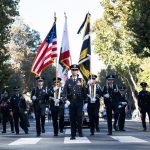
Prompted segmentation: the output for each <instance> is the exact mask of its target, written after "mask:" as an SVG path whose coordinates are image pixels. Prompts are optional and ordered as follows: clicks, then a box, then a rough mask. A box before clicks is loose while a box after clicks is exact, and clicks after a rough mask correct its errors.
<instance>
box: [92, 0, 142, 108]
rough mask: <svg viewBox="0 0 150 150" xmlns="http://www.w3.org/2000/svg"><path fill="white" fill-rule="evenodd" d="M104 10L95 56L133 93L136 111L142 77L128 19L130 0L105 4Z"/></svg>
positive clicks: (109, 0) (98, 24)
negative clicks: (138, 86)
mask: <svg viewBox="0 0 150 150" xmlns="http://www.w3.org/2000/svg"><path fill="white" fill-rule="evenodd" d="M101 5H102V6H103V7H104V16H103V18H101V19H99V20H97V21H96V22H95V24H94V27H93V30H94V32H95V33H96V38H95V40H94V42H93V43H94V46H95V52H96V53H97V54H98V55H99V57H100V58H101V59H102V60H103V61H104V62H105V64H106V65H107V66H111V68H112V69H114V70H116V72H117V74H118V75H119V76H121V78H122V80H123V82H125V83H126V84H127V85H128V86H129V87H130V91H131V93H132V98H133V100H134V103H135V107H136V110H137V109H138V106H137V99H136V95H135V90H137V81H138V73H139V71H140V63H141V60H140V59H139V58H138V57H137V55H136V54H135V53H134V51H133V49H134V48H133V45H132V44H131V41H134V38H135V37H134V33H133V32H132V31H131V30H129V28H128V16H130V15H131V11H130V5H131V1H130V0H128V1H127V0H121V1H120V0H102V2H101Z"/></svg>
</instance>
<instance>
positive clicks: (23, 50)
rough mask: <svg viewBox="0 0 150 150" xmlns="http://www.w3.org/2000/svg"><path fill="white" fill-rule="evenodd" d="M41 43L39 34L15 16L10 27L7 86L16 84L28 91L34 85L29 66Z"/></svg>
mask: <svg viewBox="0 0 150 150" xmlns="http://www.w3.org/2000/svg"><path fill="white" fill-rule="evenodd" d="M40 43H41V39H40V35H39V33H38V32H37V31H35V30H33V29H31V28H30V27H29V26H28V25H27V24H25V23H24V22H23V21H22V20H21V19H19V18H16V21H15V23H14V24H13V26H12V29H11V41H10V44H9V45H8V50H9V53H10V56H11V57H10V60H9V63H10V65H11V67H12V73H11V76H10V78H9V79H8V81H7V86H9V87H12V86H14V85H18V86H20V87H21V88H22V90H23V92H27V91H29V89H31V87H33V86H34V84H35V83H34V82H35V79H34V76H33V75H32V73H31V66H32V63H33V60H34V58H35V55H36V54H35V51H37V49H38V47H39V45H40Z"/></svg>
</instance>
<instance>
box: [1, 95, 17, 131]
mask: <svg viewBox="0 0 150 150" xmlns="http://www.w3.org/2000/svg"><path fill="white" fill-rule="evenodd" d="M0 110H1V113H2V124H3V131H2V133H6V123H7V121H9V122H10V126H11V132H12V133H14V123H13V117H12V116H11V115H10V111H11V106H10V97H9V96H7V97H5V96H3V97H2V99H1V101H0Z"/></svg>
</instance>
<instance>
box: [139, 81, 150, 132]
mask: <svg viewBox="0 0 150 150" xmlns="http://www.w3.org/2000/svg"><path fill="white" fill-rule="evenodd" d="M140 85H141V87H142V90H141V91H140V92H139V95H138V106H139V110H140V113H141V119H142V125H143V131H146V130H147V128H146V121H145V118H146V113H147V114H148V117H149V123H150V92H149V91H147V90H146V88H147V83H146V82H142V83H141V84H140Z"/></svg>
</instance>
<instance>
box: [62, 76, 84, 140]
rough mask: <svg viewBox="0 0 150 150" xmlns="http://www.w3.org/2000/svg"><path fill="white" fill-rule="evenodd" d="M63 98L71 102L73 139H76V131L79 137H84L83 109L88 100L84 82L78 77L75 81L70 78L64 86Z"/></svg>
mask: <svg viewBox="0 0 150 150" xmlns="http://www.w3.org/2000/svg"><path fill="white" fill-rule="evenodd" d="M63 97H64V98H66V99H67V100H69V101H70V105H69V114H70V122H71V139H75V136H76V129H78V132H79V136H82V109H83V102H84V100H85V98H86V89H85V86H84V80H83V79H81V78H78V77H77V79H76V80H74V79H73V78H72V77H70V78H69V79H68V80H67V81H66V83H65V85H64V90H63Z"/></svg>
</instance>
